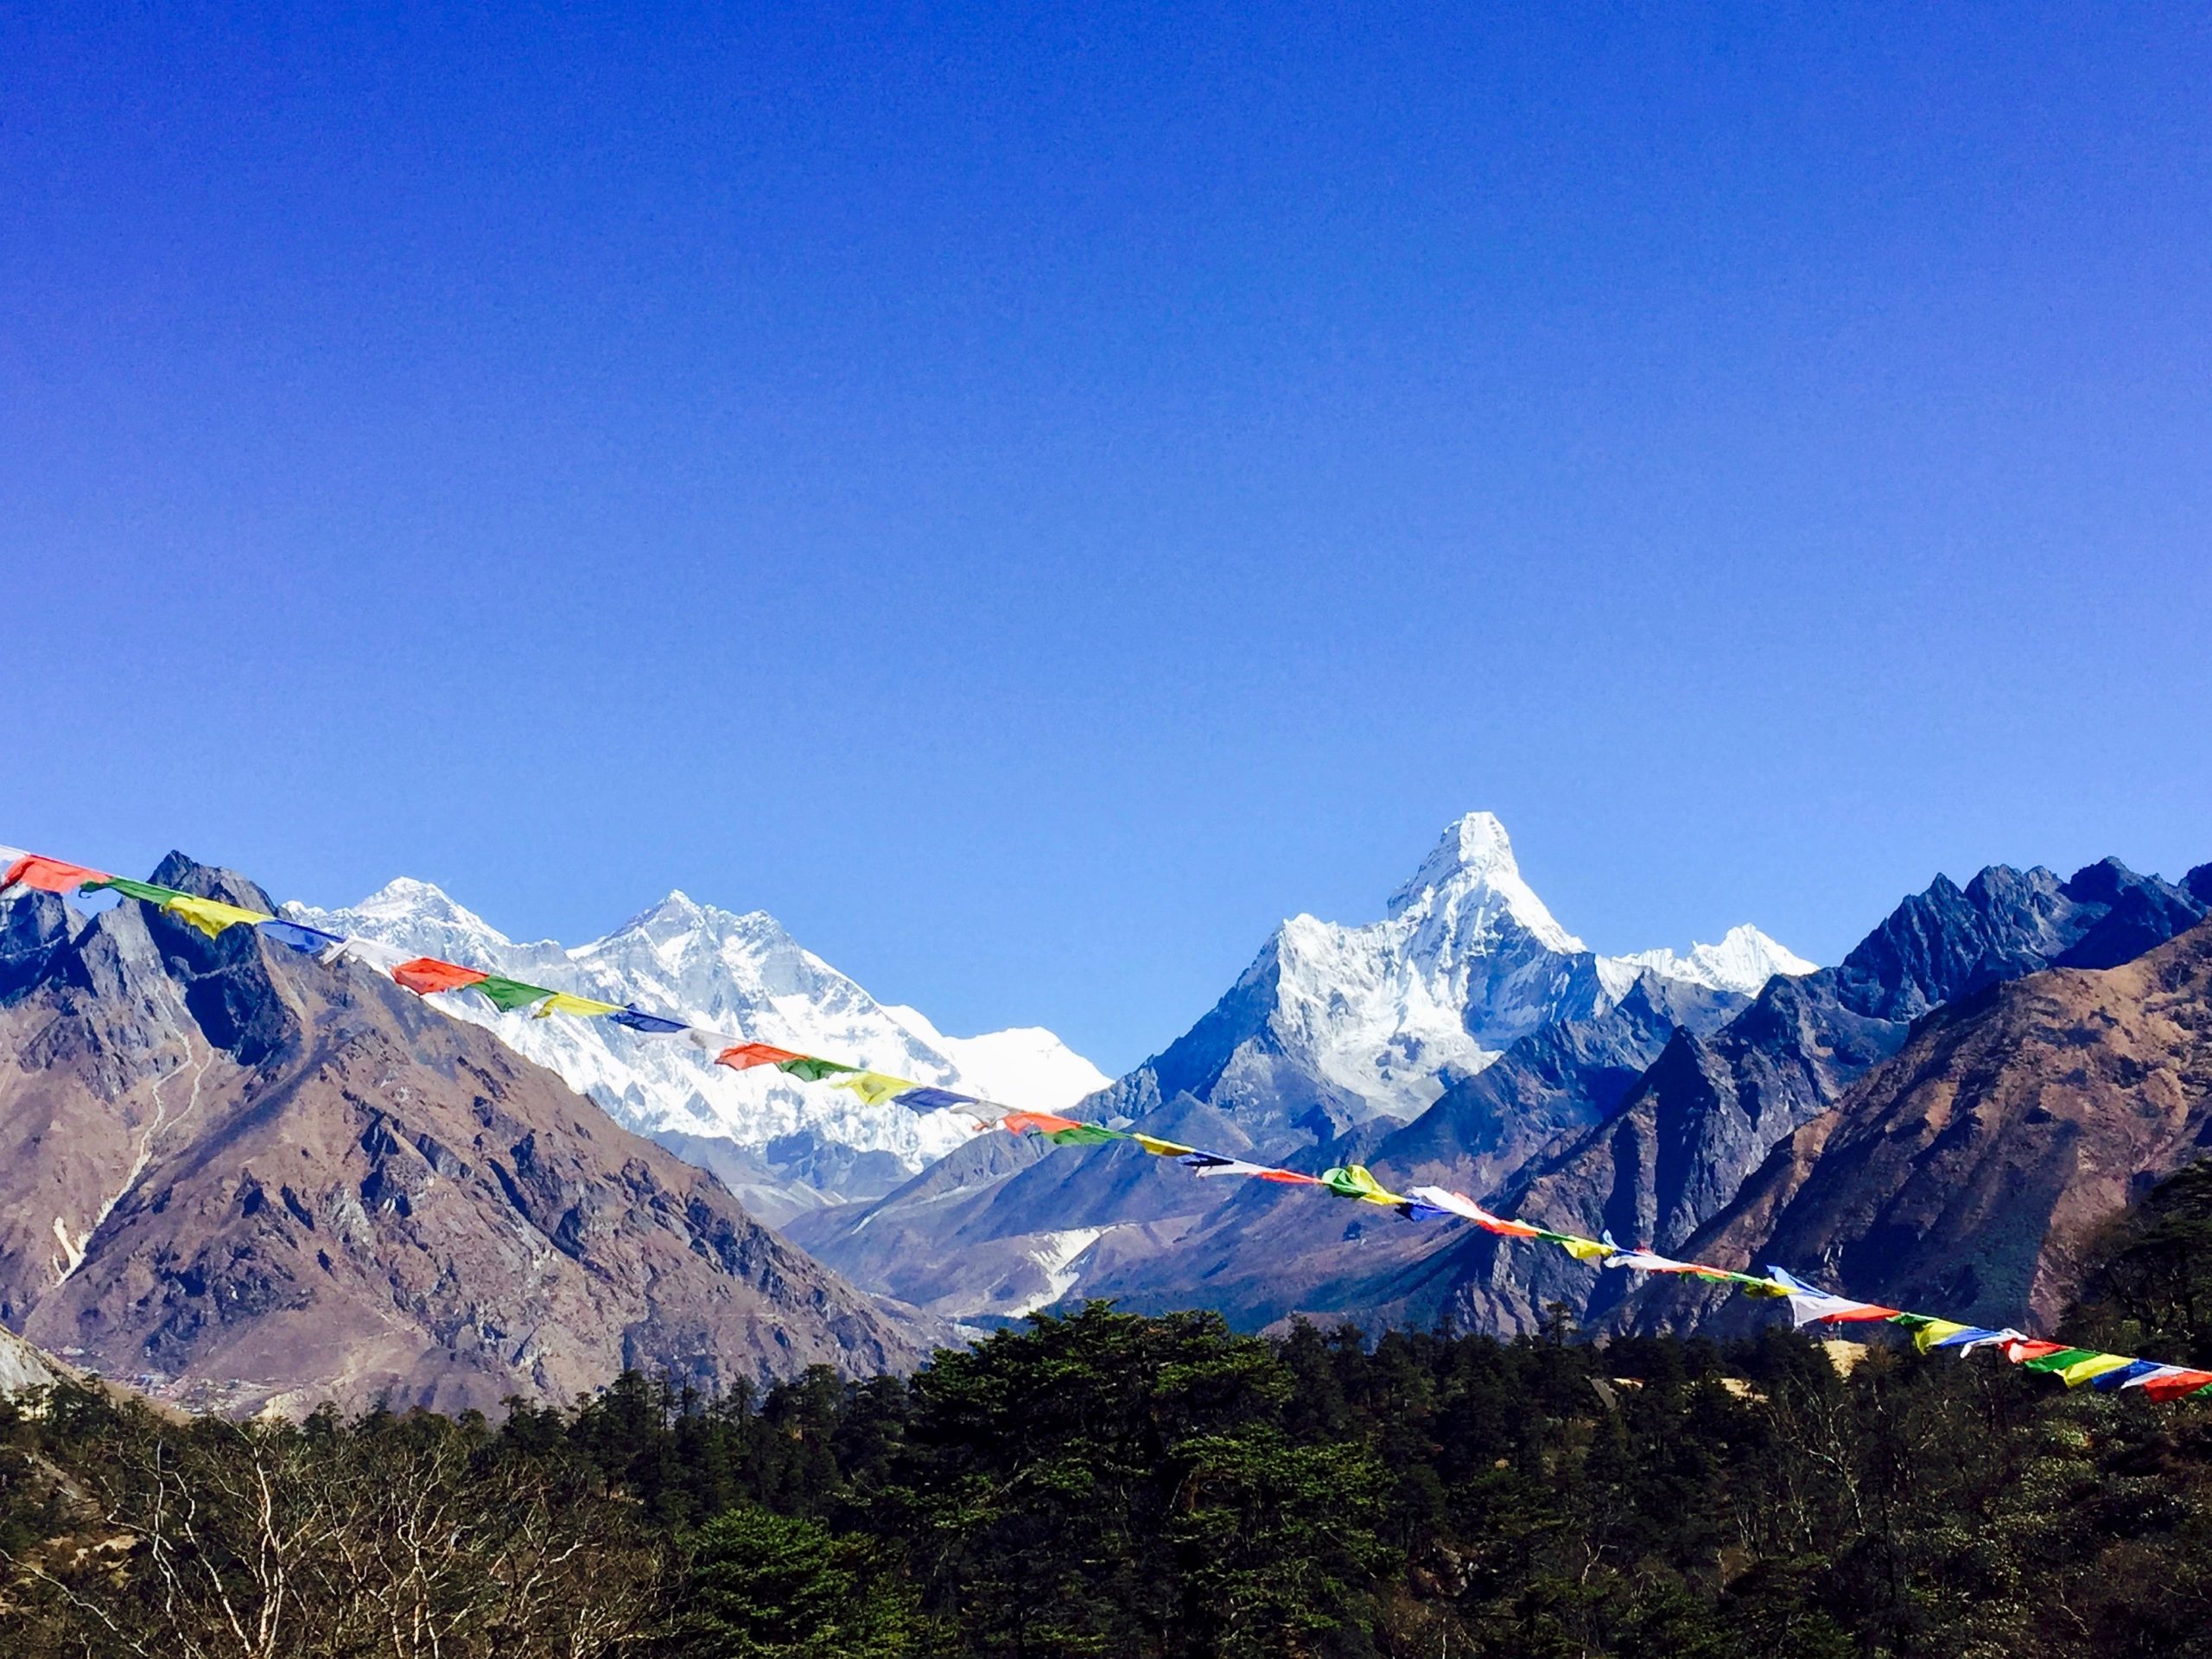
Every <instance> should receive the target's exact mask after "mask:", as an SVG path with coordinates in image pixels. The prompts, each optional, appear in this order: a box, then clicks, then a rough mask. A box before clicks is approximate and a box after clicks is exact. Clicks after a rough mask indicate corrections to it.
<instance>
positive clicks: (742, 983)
mask: <svg viewBox="0 0 2212 1659" xmlns="http://www.w3.org/2000/svg"><path fill="white" fill-rule="evenodd" d="M285 911H286V913H287V914H288V915H289V916H291V917H293V918H295V919H296V920H299V921H302V922H305V923H307V924H308V925H310V926H315V927H320V928H324V929H326V930H327V931H332V932H338V933H350V934H355V935H358V936H359V937H361V938H368V939H374V940H377V941H378V942H380V943H383V944H391V945H395V946H397V947H399V948H400V949H402V950H415V951H419V952H421V953H422V954H423V955H425V956H435V957H444V958H446V959H448V960H449V961H453V962H459V963H467V964H468V965H469V966H472V967H477V968H482V969H487V970H489V971H492V972H495V973H499V974H505V975H508V976H512V977H513V978H516V979H521V980H525V981H528V982H531V983H532V984H537V985H543V986H546V987H548V988H551V989H555V990H563V991H572V992H575V993H576V994H578V995H585V996H593V997H599V998H602V999H604V1000H606V1001H613V1002H624V1003H627V1002H632V1001H634V1002H636V1003H637V1004H638V1005H639V1007H645V1008H649V1009H651V1010H652V1011H653V1012H655V1013H664V1014H670V1015H671V1016H673V1017H676V1018H678V1019H682V1020H687V1021H690V1022H694V1023H696V1024H699V1025H703V1026H709V1027H714V1028H715V1029H718V1030H722V1031H729V1032H735V1033H743V1034H744V1035H745V1036H747V1038H750V1039H753V1040H756V1041H760V1042H767V1043H774V1044H777V1045H779V1046H784V1047H788V1048H793V1049H798V1050H801V1051H804V1052H810V1053H818V1054H823V1055H826V1056H829V1057H830V1058H837V1059H842V1060H846V1061H849V1062H852V1063H854V1064H857V1065H865V1066H868V1067H870V1068H872V1069H874V1070H876V1071H887V1072H889V1073H891V1074H892V1075H893V1076H896V1077H912V1079H914V1080H915V1081H916V1082H918V1083H925V1084H935V1085H937V1086H938V1087H941V1088H947V1089H954V1090H960V1091H962V1092H963V1093H969V1094H978V1095H985V1096H990V1097H991V1098H994V1099H998V1100H1003V1101H1006V1102H1008V1103H1012V1104H1014V1105H1019V1106H1026V1107H1030V1108H1033V1109H1039V1110H1047V1111H1049V1110H1052V1109H1058V1108H1060V1107H1065V1106H1068V1105H1071V1104H1072V1103H1074V1102H1075V1101H1077V1099H1079V1098H1081V1097H1082V1096H1084V1095H1087V1094H1090V1093H1091V1092H1092V1091H1093V1090H1097V1089H1101V1088H1103V1087H1104V1086H1105V1085H1106V1084H1107V1081H1108V1079H1107V1078H1106V1077H1105V1076H1104V1074H1103V1073H1102V1072H1100V1071H1098V1070H1097V1069H1096V1067H1095V1066H1093V1065H1090V1062H1089V1061H1087V1060H1085V1059H1084V1058H1083V1057H1082V1056H1080V1055H1078V1054H1077V1053H1075V1052H1073V1051H1072V1050H1071V1049H1069V1048H1068V1047H1067V1046H1066V1045H1065V1044H1064V1043H1062V1042H1061V1041H1060V1040H1059V1039H1058V1038H1057V1037H1055V1036H1054V1035H1053V1034H1052V1033H1050V1032H1048V1031H1045V1030H1041V1029H1039V1028H1036V1027H1029V1028H1025V1029H1017V1030H1012V1031H1003V1032H994V1033H988V1035H985V1036H982V1037H972V1038H949V1037H946V1036H944V1034H943V1033H940V1032H938V1029H937V1028H936V1027H934V1026H933V1025H931V1023H930V1022H929V1020H926V1019H925V1018H924V1017H923V1016H922V1015H921V1014H918V1013H917V1012H916V1011H914V1010H913V1009H911V1008H906V1007H885V1006H883V1005H882V1004H880V1003H879V1002H877V1001H875V1000H874V998H873V997H871V996H870V995H868V993H867V992H866V991H864V990H862V989H861V987H860V986H859V985H857V984H855V982H853V981H852V980H850V979H848V978H847V977H846V976H844V975H842V974H841V973H839V972H838V971H837V970H836V969H834V968H832V967H830V966H829V963H825V962H823V960H822V958H821V957H817V956H816V955H815V954H814V953H813V952H811V951H810V950H805V949H804V948H803V947H802V946H801V945H800V944H798V941H797V940H795V939H794V938H791V935H790V934H789V933H787V932H785V931H784V929H783V927H782V926H781V925H779V923H778V922H777V921H776V920H775V918H773V917H771V916H768V915H766V914H765V913H764V912H759V911H754V912H750V913H747V914H745V915H737V914H734V913H733V912H729V911H726V910H718V909H716V908H715V907H713V906H706V905H700V904H697V903H695V902H694V901H693V900H691V899H689V898H687V897H685V895H683V893H671V894H669V896H668V897H667V898H666V899H663V900H662V901H661V902H660V903H659V904H658V905H656V906H653V907H652V909H650V910H648V911H645V912H643V913H642V914H639V915H637V916H633V917H632V918H630V919H629V920H628V921H626V922H625V923H623V924H622V925H621V926H620V927H618V928H616V929H615V930H614V931H613V932H611V933H609V934H607V936H606V937H605V938H599V939H594V940H592V941H591V942H590V943H588V944H581V945H576V946H574V947H572V948H569V947H563V946H562V945H560V944H556V943H555V942H553V941H551V940H550V939H549V940H541V941H538V942H537V943H530V944H525V943H518V942H517V941H515V940H512V939H510V938H507V937H506V936H505V934H503V933H501V932H500V931H499V930H498V929H496V928H494V927H493V926H492V925H490V924H489V923H488V922H486V921H485V920H484V919H483V918H481V917H480V916H478V915H476V914H475V913H474V912H472V911H469V910H467V909H466V908H464V907H463V906H461V905H459V904H456V903H455V902H454V900H453V899H450V898H448V896H447V895H446V894H445V893H442V892H441V891H440V890H439V889H438V888H436V887H433V886H431V885H430V884H429V883H428V882H423V881H416V880H409V879H406V878H402V879H400V880H396V881H393V882H392V883H391V884H390V885H389V886H387V887H385V888H383V889H382V890H381V891H380V892H378V893H373V894H372V895H370V897H368V898H367V899H363V900H362V901H361V902H360V903H359V905H356V906H353V908H351V909H348V910H316V909H313V908H310V907H308V906H302V905H289V906H286V907H285ZM433 1000H434V1001H436V1002H437V1003H438V1005H439V1006H440V1007H442V1008H444V1009H445V1011H446V1012H447V1013H448V1014H452V1015H454V1017H455V1018H457V1019H461V1020H468V1021H470V1022H471V1023H473V1024H475V1025H479V1026H482V1027H486V1029H488V1030H490V1031H492V1032H493V1033H497V1034H498V1036H499V1038H500V1039H502V1040H503V1041H504V1042H505V1043H506V1044H507V1046H509V1047H511V1048H512V1049H513V1050H515V1051H516V1052H518V1053H519V1054H521V1055H523V1056H524V1058H528V1059H531V1060H533V1061H535V1062H537V1064H538V1065H543V1066H544V1067H546V1068H547V1069H548V1070H550V1071H554V1072H556V1073H557V1074H558V1075H559V1076H560V1077H562V1078H563V1080H564V1081H566V1082H567V1083H568V1084H569V1086H570V1087H571V1088H573V1089H575V1090H577V1092H579V1093H580V1094H583V1095H586V1096H589V1097H590V1098H591V1099H592V1100H593V1101H594V1102H596V1103H598V1104H599V1105H600V1106H601V1108H603V1109H605V1110H606V1111H607V1112H608V1113H609V1114H610V1115H611V1116H613V1117H614V1118H615V1119H616V1121H618V1122H620V1123H622V1124H624V1125H625V1126H626V1127H627V1128H632V1129H635V1130H637V1131H639V1133H640V1134H645V1135H653V1136H655V1137H656V1138H658V1139H660V1140H662V1141H664V1143H665V1144H667V1145H669V1146H671V1147H674V1148H676V1149H677V1150H678V1151H681V1152H683V1153H684V1154H685V1155H687V1156H690V1157H692V1158H693V1159H694V1161H698V1162H703V1163H706V1164H708V1165H709V1167H712V1168H714V1169H715V1171H716V1173H719V1174H721V1176H722V1177H723V1179H724V1180H725V1182H726V1183H728V1184H729V1185H732V1186H733V1187H734V1188H736V1189H737V1190H738V1196H739V1197H740V1198H744V1199H746V1200H747V1202H748V1203H749V1204H751V1205H753V1206H754V1207H755V1208H756V1209H758V1210H759V1211H761V1212H762V1213H763V1214H764V1215H765V1216H766V1217H767V1218H769V1219H771V1220H780V1219H783V1218H784V1217H787V1216H789V1215H791V1214H792V1213H794V1212H795V1211H797V1210H799V1209H802V1208H804V1207H807V1206H808V1205H813V1204H819V1203H823V1202H837V1201H842V1200H845V1199H849V1198H864V1197H873V1196H874V1195H876V1194H878V1193H880V1192H886V1191H887V1190H889V1188H890V1187H892V1186H893V1185H896V1184H897V1183H898V1182H899V1181H901V1180H903V1179H906V1177H907V1176H909V1175H911V1174H912V1173H914V1172H915V1171H917V1170H918V1169H920V1168H921V1167H922V1166H924V1165H925V1164H928V1163H931V1162H932V1161H934V1160H936V1159H937V1158H938V1157H940V1156H942V1155H943V1154H944V1153H946V1152H948V1151H950V1149H951V1148H952V1147H955V1146H957V1145H959V1144H960V1143H961V1142H962V1141H965V1140H966V1139H967V1138H968V1137H969V1135H970V1134H971V1133H973V1126H972V1122H971V1121H970V1120H969V1119H968V1118H966V1117H963V1116H960V1115H959V1114H957V1113H951V1112H930V1113H917V1112H913V1111H909V1110H906V1109H903V1108H900V1107H898V1106H868V1105H866V1104H864V1103H861V1101H860V1100H859V1099H858V1098H857V1097H855V1096H852V1095H850V1094H848V1093H845V1092H843V1091H842V1090H835V1089H828V1088H823V1087H822V1086H820V1085H818V1084H803V1083H799V1082H798V1081H796V1080H795V1079H792V1078H790V1077H785V1076H784V1075H783V1074H782V1073H780V1072H778V1071H774V1070H773V1069H772V1068H767V1067H761V1068H758V1069H755V1070H752V1071H742V1072H740V1071H729V1070H728V1069H727V1068H724V1067H720V1066H716V1065H713V1064H711V1063H710V1062H709V1060H708V1058H706V1057H705V1056H704V1055H702V1054H701V1053H700V1052H698V1051H697V1050H696V1049H694V1048H693V1047H691V1046H690V1045H689V1044H686V1043H682V1042H677V1041H672V1040H671V1039H667V1038H664V1037H654V1036H650V1035H644V1034H641V1033H636V1032H632V1031H629V1030H627V1029H626V1028H625V1027H620V1026H617V1025H614V1024H613V1023H611V1022H610V1021H607V1020H577V1019H569V1018H558V1017H556V1018H553V1019H546V1020H539V1019H535V1018H533V1017H532V1016H531V1014H529V1013H528V1012H527V1011H523V1012H517V1013H512V1014H502V1013H499V1011H498V1010H496V1009H495V1008H493V1007H492V1006H491V1004H490V1003H488V1002H486V1001H484V999H482V998H481V997H479V996H474V995H470V994H469V993H467V992H466V991H462V992H454V993H448V994H446V995H440V996H438V997H435V999H433Z"/></svg>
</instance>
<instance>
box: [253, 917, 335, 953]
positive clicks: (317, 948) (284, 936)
mask: <svg viewBox="0 0 2212 1659" xmlns="http://www.w3.org/2000/svg"><path fill="white" fill-rule="evenodd" d="M255 925H256V926H257V927H258V928H260V930H261V931H263V932H264V933H265V934H267V935H268V936H269V937H270V938H272V939H274V940H276V941H277V944H289V945H290V946H291V947H292V949H293V950H304V951H306V952H307V953H308V955H309V956H311V957H319V956H321V954H322V953H323V952H324V951H326V950H329V949H330V947H331V946H332V945H334V944H345V943H346V941H345V940H344V939H342V938H339V937H338V935H337V934H335V933H326V932H324V931H322V930H321V928H319V927H302V925H300V924H299V923H297V922H286V921H279V920H277V919H276V918H273V917H272V918H270V920H268V921H265V922H257V923H256V924H255Z"/></svg>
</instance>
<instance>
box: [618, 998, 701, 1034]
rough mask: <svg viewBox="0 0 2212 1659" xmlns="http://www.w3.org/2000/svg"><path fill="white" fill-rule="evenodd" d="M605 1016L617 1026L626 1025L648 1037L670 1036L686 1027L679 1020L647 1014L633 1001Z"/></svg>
mask: <svg viewBox="0 0 2212 1659" xmlns="http://www.w3.org/2000/svg"><path fill="white" fill-rule="evenodd" d="M607 1018H608V1019H610V1020H613V1022H614V1023H615V1024H616V1025H618V1026H627V1027H630V1029H631V1030H632V1031H639V1032H643V1033H645V1035H646V1036H648V1037H672V1036H674V1035H675V1034H676V1033H677V1032H679V1031H683V1030H686V1029H688V1027H686V1026H685V1025H684V1023H683V1021H682V1020H667V1019H664V1018H662V1017H661V1016H660V1015H659V1014H647V1013H646V1012H645V1010H644V1009H643V1008H641V1007H639V1006H638V1005H637V1004H636V1003H634V1002H632V1004H631V1005H630V1006H629V1007H626V1008H618V1009H616V1010H615V1011H614V1012H613V1014H608V1015H607Z"/></svg>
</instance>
